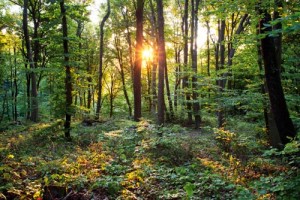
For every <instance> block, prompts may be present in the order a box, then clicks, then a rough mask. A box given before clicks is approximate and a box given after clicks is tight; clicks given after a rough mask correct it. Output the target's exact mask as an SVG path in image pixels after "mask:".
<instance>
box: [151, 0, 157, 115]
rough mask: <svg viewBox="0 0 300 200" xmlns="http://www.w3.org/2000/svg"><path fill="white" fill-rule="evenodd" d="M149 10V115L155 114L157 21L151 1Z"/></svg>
mask: <svg viewBox="0 0 300 200" xmlns="http://www.w3.org/2000/svg"><path fill="white" fill-rule="evenodd" d="M150 8H151V17H150V21H151V38H152V41H153V47H152V48H153V62H152V71H151V72H152V73H151V96H152V102H151V113H152V114H155V113H156V111H157V86H156V85H157V84H156V82H157V39H156V38H157V20H156V17H155V11H154V6H153V3H152V0H150Z"/></svg>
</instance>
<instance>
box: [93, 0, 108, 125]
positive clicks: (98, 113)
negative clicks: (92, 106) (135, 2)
mask: <svg viewBox="0 0 300 200" xmlns="http://www.w3.org/2000/svg"><path fill="white" fill-rule="evenodd" d="M109 15H110V1H109V0H107V12H106V14H105V16H104V17H103V19H102V21H101V23H100V53H99V57H100V62H99V69H98V73H99V76H98V99H97V108H96V109H97V110H96V118H97V119H99V115H100V109H101V103H102V102H101V101H102V99H101V96H102V77H103V51H104V49H103V40H104V39H103V38H104V30H103V29H104V24H105V22H106V20H107V19H108V18H109Z"/></svg>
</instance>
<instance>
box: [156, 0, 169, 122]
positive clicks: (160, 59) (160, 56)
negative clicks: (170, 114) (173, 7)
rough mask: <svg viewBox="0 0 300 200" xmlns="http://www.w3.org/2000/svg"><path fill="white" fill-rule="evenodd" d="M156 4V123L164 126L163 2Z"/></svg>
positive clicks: (158, 0)
mask: <svg viewBox="0 0 300 200" xmlns="http://www.w3.org/2000/svg"><path fill="white" fill-rule="evenodd" d="M156 3H157V25H158V26H157V27H158V42H157V44H158V96H157V98H158V105H157V110H158V114H157V119H158V120H157V122H158V124H159V125H163V124H164V117H165V116H164V115H165V100H164V73H165V70H166V67H167V61H166V50H165V36H164V16H163V13H164V12H163V2H162V0H156Z"/></svg>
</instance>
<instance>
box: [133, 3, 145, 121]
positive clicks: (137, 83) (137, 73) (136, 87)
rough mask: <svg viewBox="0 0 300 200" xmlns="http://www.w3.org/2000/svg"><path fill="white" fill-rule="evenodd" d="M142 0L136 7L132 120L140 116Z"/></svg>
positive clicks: (136, 119) (137, 119)
mask: <svg viewBox="0 0 300 200" xmlns="http://www.w3.org/2000/svg"><path fill="white" fill-rule="evenodd" d="M143 10H144V0H139V1H137V8H136V13H135V15H136V46H135V62H134V69H133V91H134V92H133V95H134V120H135V121H139V119H140V118H141V116H142V102H141V98H142V97H141V96H142V93H141V67H142V51H143V13H144V11H143Z"/></svg>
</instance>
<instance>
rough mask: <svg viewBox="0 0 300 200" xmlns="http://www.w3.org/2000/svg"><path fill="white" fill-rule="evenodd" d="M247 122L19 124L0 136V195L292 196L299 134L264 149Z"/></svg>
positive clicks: (299, 183) (297, 185) (298, 183)
mask: <svg viewBox="0 0 300 200" xmlns="http://www.w3.org/2000/svg"><path fill="white" fill-rule="evenodd" d="M229 123H230V122H229ZM247 126H248V125H247V124H242V125H239V126H237V127H235V128H234V129H233V128H232V129H230V130H224V129H214V130H213V129H211V128H210V127H209V126H206V127H204V128H203V129H202V130H192V129H189V128H183V127H181V126H179V125H166V126H165V127H160V126H157V125H155V124H154V123H152V122H151V121H149V120H142V121H141V122H139V123H136V122H132V121H129V120H107V121H103V122H99V123H96V124H94V125H93V126H85V125H84V124H82V123H80V122H78V123H75V124H74V125H73V127H72V136H73V138H72V141H66V140H65V139H64V137H63V130H62V128H63V127H62V122H61V121H56V122H53V123H40V124H36V125H31V126H27V125H26V126H25V125H18V126H15V127H14V128H8V129H6V130H5V131H3V132H2V133H1V135H0V139H1V140H0V141H1V142H0V150H1V152H0V164H1V166H0V199H47V193H48V192H49V191H50V192H52V193H54V192H55V191H56V192H57V193H58V194H57V195H58V197H60V198H63V197H65V196H67V195H69V196H68V197H69V199H72V198H75V196H74V195H77V197H78V196H80V195H81V198H82V199H84V198H86V199H90V198H92V197H93V198H95V199H96V198H99V199H105V198H108V199H297V198H298V197H299V196H300V192H299V191H300V177H299V169H298V166H299V163H300V162H299V140H297V139H295V140H293V141H292V142H291V143H290V144H288V145H287V146H286V148H285V149H284V150H283V151H278V150H276V149H268V148H267V147H266V146H265V145H264V142H263V141H262V142H258V141H260V140H262V139H256V138H257V137H255V136H256V135H257V132H259V130H258V129H255V128H252V129H250V130H252V132H248V133H245V132H243V131H245V130H247ZM250 126H251V127H253V124H251V125H249V127H250ZM248 130H249V129H248ZM61 190H62V191H64V192H58V191H61ZM59 193H63V194H59ZM59 195H61V196H59ZM72 195H73V196H72Z"/></svg>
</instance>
